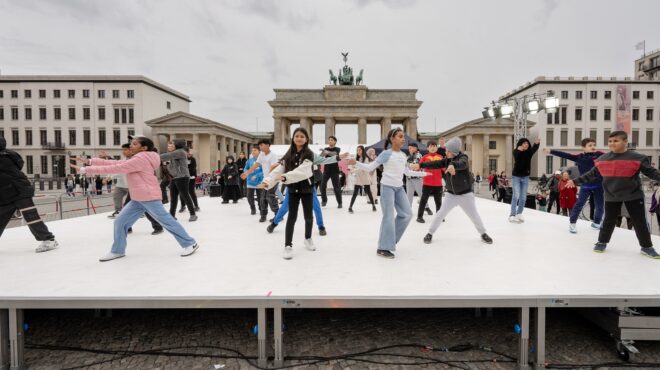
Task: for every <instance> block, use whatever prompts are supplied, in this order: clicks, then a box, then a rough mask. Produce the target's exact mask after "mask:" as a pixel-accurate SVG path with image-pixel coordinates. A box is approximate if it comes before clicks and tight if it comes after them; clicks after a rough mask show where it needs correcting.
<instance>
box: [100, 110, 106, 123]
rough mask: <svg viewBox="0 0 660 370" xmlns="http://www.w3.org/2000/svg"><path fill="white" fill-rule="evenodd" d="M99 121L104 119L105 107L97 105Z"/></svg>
mask: <svg viewBox="0 0 660 370" xmlns="http://www.w3.org/2000/svg"><path fill="white" fill-rule="evenodd" d="M99 121H105V107H99Z"/></svg>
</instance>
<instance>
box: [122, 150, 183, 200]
mask: <svg viewBox="0 0 660 370" xmlns="http://www.w3.org/2000/svg"><path fill="white" fill-rule="evenodd" d="M172 142H173V143H174V148H175V150H174V151H172V152H168V153H163V154H161V155H160V159H161V160H162V161H169V162H170V164H168V165H167V171H168V172H169V173H170V176H172V178H173V179H178V178H180V177H186V178H188V177H190V172H188V153H186V151H185V150H184V149H183V148H184V147H185V146H186V141H185V140H183V139H174V140H172ZM131 199H132V198H131Z"/></svg>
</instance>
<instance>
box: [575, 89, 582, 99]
mask: <svg viewBox="0 0 660 370" xmlns="http://www.w3.org/2000/svg"><path fill="white" fill-rule="evenodd" d="M575 99H582V91H576V92H575Z"/></svg>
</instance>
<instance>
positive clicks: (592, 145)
mask: <svg viewBox="0 0 660 370" xmlns="http://www.w3.org/2000/svg"><path fill="white" fill-rule="evenodd" d="M582 149H583V150H584V152H583V153H580V154H571V153H566V152H562V151H560V150H554V149H553V150H549V149H547V148H546V149H544V150H543V151H544V152H545V153H546V154H551V155H556V156H557V157H560V158H565V159H568V160H569V161H573V162H575V164H576V165H577V166H578V169H579V170H580V175H584V174H585V173H587V172H589V171H591V169H592V168H594V166H595V165H596V159H598V157H600V156H601V155H603V154H605V153H604V152H601V151H599V150H596V140H594V139H592V138H586V139H583V140H582ZM592 194H593V196H594V208H595V212H594V217H593V222H592V223H591V227H592V228H594V229H600V222H601V220H602V219H603V179H602V178H601V177H598V178H597V179H596V180H594V181H593V182H588V183H585V184H583V185H582V186H580V193H579V194H578V199H577V203H575V207H573V210H572V211H571V215H570V221H569V222H570V224H569V226H568V230H569V231H570V232H571V233H573V234H575V233H577V227H576V222H577V219H578V217H579V216H580V212H582V208H583V207H584V205H585V204H586V203H587V200H589V197H590V196H591V195H592Z"/></svg>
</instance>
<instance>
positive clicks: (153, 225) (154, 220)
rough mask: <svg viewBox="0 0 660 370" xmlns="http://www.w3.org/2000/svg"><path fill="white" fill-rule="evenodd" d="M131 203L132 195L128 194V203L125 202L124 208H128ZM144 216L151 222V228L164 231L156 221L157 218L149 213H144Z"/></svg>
mask: <svg viewBox="0 0 660 370" xmlns="http://www.w3.org/2000/svg"><path fill="white" fill-rule="evenodd" d="M130 201H131V194H130V193H128V195H127V196H126V201H125V202H124V206H126V205H127V204H128V202H130ZM144 216H145V217H147V220H149V222H151V227H152V228H153V229H154V230H163V226H162V225H161V224H160V223H158V221H156V219H155V218H153V217H151V215H150V214H149V212H144Z"/></svg>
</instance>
